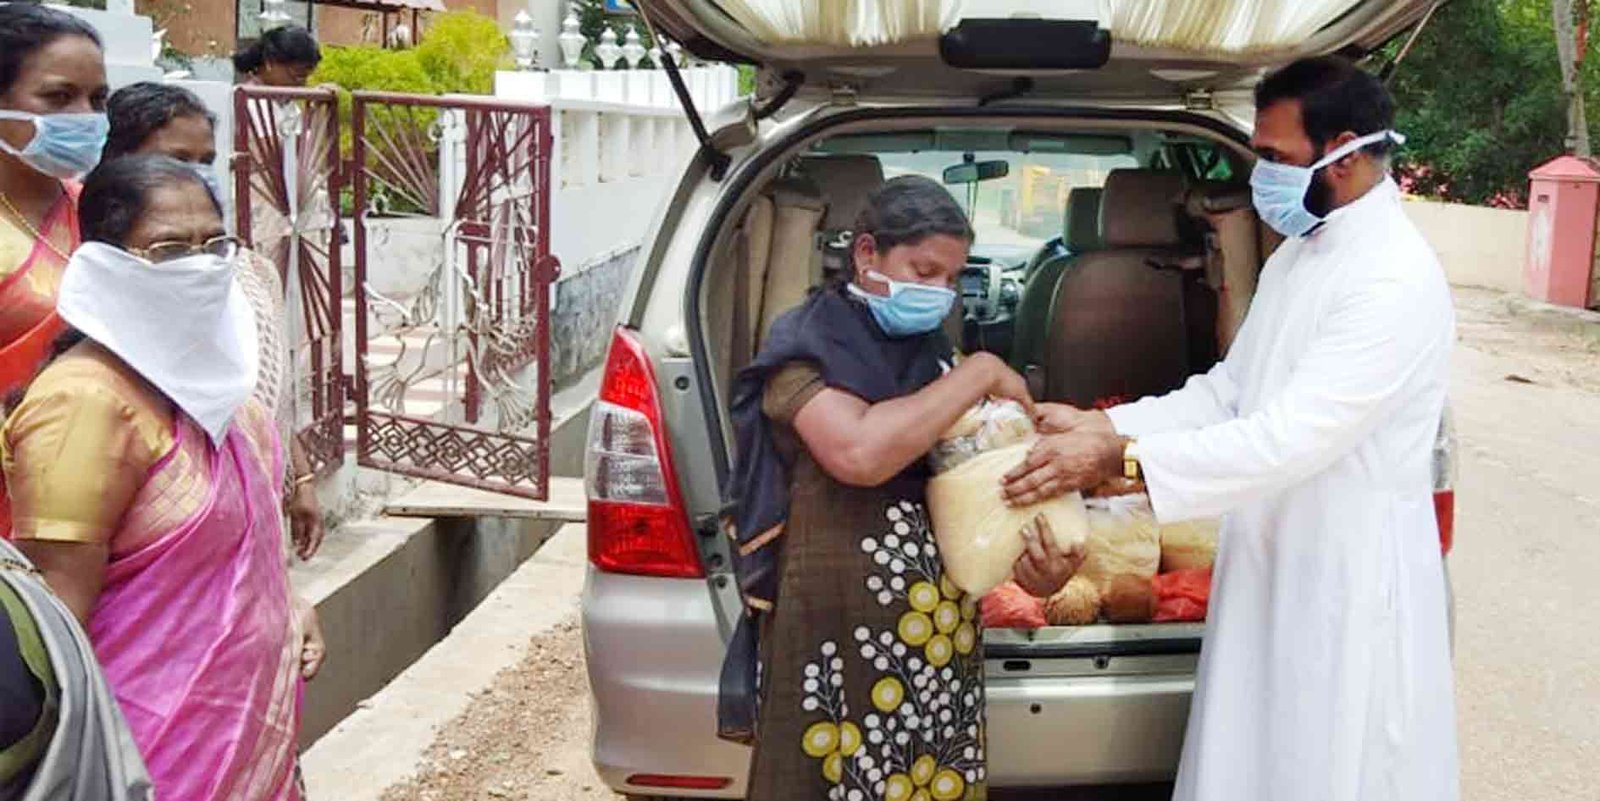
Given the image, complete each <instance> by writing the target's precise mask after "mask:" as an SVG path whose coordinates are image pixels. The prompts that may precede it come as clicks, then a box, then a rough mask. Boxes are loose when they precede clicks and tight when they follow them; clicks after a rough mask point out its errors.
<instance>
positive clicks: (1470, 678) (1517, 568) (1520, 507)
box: [386, 291, 1600, 801]
mask: <svg viewBox="0 0 1600 801" xmlns="http://www.w3.org/2000/svg"><path fill="white" fill-rule="evenodd" d="M1458 305H1459V310H1460V320H1461V335H1462V337H1461V339H1462V341H1461V347H1460V349H1459V351H1458V357H1457V360H1456V365H1455V368H1456V369H1455V380H1454V390H1453V393H1454V396H1453V405H1454V410H1455V414H1456V424H1457V427H1458V430H1459V436H1460V442H1461V454H1460V458H1461V461H1460V480H1459V484H1458V495H1457V499H1458V521H1459V522H1458V525H1457V547H1456V551H1455V554H1454V555H1453V556H1452V558H1451V562H1450V564H1451V570H1452V572H1453V575H1454V579H1455V587H1456V592H1457V598H1458V601H1457V613H1458V618H1457V624H1458V627H1457V636H1456V643H1457V651H1456V665H1457V678H1458V693H1457V695H1458V698H1459V699H1460V732H1461V750H1462V754H1461V761H1462V785H1463V791H1464V792H1463V795H1464V797H1465V798H1466V799H1467V801H1501V800H1502V799H1518V801H1574V799H1595V798H1600V724H1597V723H1596V715H1597V714H1600V677H1597V676H1600V635H1597V634H1596V633H1595V628H1596V626H1597V625H1600V624H1596V623H1595V622H1594V619H1595V617H1596V615H1594V614H1593V611H1594V610H1596V609H1597V608H1600V580H1597V579H1600V323H1595V322H1588V323H1584V322H1575V321H1573V320H1572V319H1571V318H1567V317H1563V316H1561V315H1555V314H1548V313H1541V312H1536V311H1532V310H1530V309H1529V308H1528V307H1526V306H1525V305H1521V304H1512V303H1510V302H1509V301H1507V300H1506V299H1505V298H1503V297H1502V296H1499V295H1496V294H1492V293H1487V292H1473V291H1464V292H1462V293H1460V295H1459V296H1458ZM577 643H578V638H577V632H576V631H575V630H574V629H573V628H572V627H571V626H564V627H561V628H558V629H557V630H555V631H552V632H550V633H549V634H547V635H543V636H541V637H539V638H536V639H535V640H534V642H533V643H532V644H531V646H530V650H529V652H528V656H527V658H526V659H525V660H524V661H523V663H522V664H521V665H520V666H518V667H515V668H513V669H511V670H509V671H507V672H505V673H503V674H501V676H500V678H499V679H497V681H496V684H495V686H494V687H493V688H491V689H490V691H489V692H487V693H485V694H483V695H482V696H481V697H480V698H479V700H478V701H476V702H474V703H473V705H472V706H471V707H470V708H469V711H468V712H467V713H466V715H465V716H464V717H463V718H462V719H461V720H458V721H457V722H455V723H453V724H451V725H450V726H448V727H446V728H445V730H444V731H443V732H442V733H441V735H440V739H439V741H438V742H437V743H436V745H435V746H434V749H433V751H432V752H431V754H430V756H429V757H428V759H427V760H426V761H425V763H424V765H423V766H422V770H421V775H420V776H419V777H418V779H417V780H416V781H413V782H411V783H409V784H407V785H404V786H401V787H396V788H392V789H391V791H390V792H389V793H388V794H387V796H386V799H387V801H402V799H408V800H409V799H415V800H416V801H446V800H447V799H449V800H452V801H453V799H458V798H459V799H465V798H527V799H541V801H543V800H544V799H550V800H551V801H580V800H582V801H589V800H590V799H594V800H596V801H611V799H614V798H615V796H612V795H611V794H610V793H608V792H606V791H604V790H603V789H602V788H601V786H600V784H599V782H598V781H597V780H596V779H595V778H594V776H593V773H592V770H591V769H590V768H589V767H588V764H587V748H588V727H589V721H590V717H589V710H588V702H587V699H586V697H585V695H584V693H583V692H582V687H583V672H582V662H581V659H580V658H573V657H572V656H570V655H571V654H572V653H573V652H574V651H575V650H577ZM508 701H509V702H508ZM1161 796H1162V793H1161V791H1160V790H1159V789H1157V790H1156V791H1155V792H1153V793H1152V792H1150V791H1149V790H1148V789H1146V790H1142V791H1140V792H1137V793H1133V792H1128V793H1099V794H1093V795H1090V794H1084V793H1079V792H1071V793H1068V792H1057V793H1033V794H1028V795H1027V798H1028V799H1029V801H1077V800H1078V799H1086V798H1116V799H1119V801H1121V800H1122V799H1128V801H1133V799H1145V798H1158V797H1161ZM1010 797H1011V796H1007V798H1010Z"/></svg>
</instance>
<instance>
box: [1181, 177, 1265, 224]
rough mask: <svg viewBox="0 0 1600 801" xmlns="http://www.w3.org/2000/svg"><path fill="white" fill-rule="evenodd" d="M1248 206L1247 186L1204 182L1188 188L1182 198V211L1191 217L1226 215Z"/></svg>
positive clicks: (1248, 193) (1248, 186)
mask: <svg viewBox="0 0 1600 801" xmlns="http://www.w3.org/2000/svg"><path fill="white" fill-rule="evenodd" d="M1249 206H1250V185H1249V184H1225V183H1220V182H1217V181H1206V182H1204V183H1201V184H1198V185H1196V186H1192V187H1190V188H1189V193H1188V197H1186V198H1184V210H1185V211H1186V212H1188V214H1189V216H1191V217H1204V216H1205V215H1207V214H1226V213H1228V212H1230V211H1237V210H1239V209H1243V208H1248V207H1249Z"/></svg>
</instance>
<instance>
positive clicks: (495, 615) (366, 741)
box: [302, 525, 586, 801]
mask: <svg viewBox="0 0 1600 801" xmlns="http://www.w3.org/2000/svg"><path fill="white" fill-rule="evenodd" d="M585 549H586V541H585V531H584V528H583V526H581V525H568V526H565V527H563V528H562V529H561V530H560V531H559V532H557V534H556V535H555V536H554V537H553V538H551V539H550V540H549V541H548V542H546V543H545V544H544V546H543V547H542V548H540V549H539V551H538V552H537V553H536V554H534V556H533V557H532V558H531V559H529V560H528V561H527V562H525V563H523V565H522V566H521V567H519V568H517V570H516V571H515V572H514V573H512V574H511V576H510V577H509V578H507V579H506V580H505V581H504V582H502V583H501V584H500V586H499V587H497V588H496V589H495V590H494V592H492V593H490V595H489V597H488V598H486V599H484V601H483V603H482V604H480V605H479V606H478V607H477V608H476V609H475V610H473V611H472V613H471V614H469V615H467V616H466V618H464V619H463V620H462V621H461V622H460V623H459V624H458V625H457V626H456V627H455V628H454V629H453V630H452V631H451V632H450V634H449V636H447V637H445V638H444V639H443V640H441V641H439V643H438V644H437V645H435V646H434V647H433V648H431V649H429V650H428V652H427V653H426V654H424V655H423V656H422V658H421V659H418V660H417V661H416V662H415V663H414V664H412V665H411V666H410V667H409V668H407V669H406V670H405V671H404V672H402V673H401V674H400V675H399V676H398V677H396V678H395V679H394V681H392V682H390V683H389V684H388V686H386V687H384V688H383V689H382V690H381V691H379V692H378V693H377V694H376V695H374V696H372V697H371V698H370V699H368V700H366V701H364V702H362V703H361V705H360V708H359V709H357V710H356V711H355V712H354V713H353V714H351V715H350V716H349V717H348V718H346V719H345V720H344V721H342V722H341V723H339V724H338V725H337V726H335V727H334V728H333V730H332V731H330V732H328V734H327V735H325V736H324V737H323V738H322V739H321V740H319V741H318V742H317V743H316V745H314V746H312V748H311V749H310V750H309V751H307V752H306V753H305V757H304V760H303V762H302V767H303V770H304V772H305V778H306V783H307V791H308V793H309V796H310V797H311V798H337V799H340V801H377V800H378V799H379V798H380V797H381V796H382V795H383V793H384V791H385V790H386V789H388V788H389V787H390V786H392V785H394V784H397V783H399V782H402V781H404V780H405V779H406V778H407V777H409V776H410V775H411V774H412V773H413V772H414V771H415V770H416V766H417V764H418V762H419V760H420V759H421V758H422V756H423V755H424V754H425V753H426V752H427V749H428V747H429V746H431V745H432V744H433V741H434V738H435V737H436V735H437V732H438V730H439V728H441V727H442V726H444V725H445V724H446V723H448V722H450V721H451V720H453V719H454V718H456V717H457V716H459V715H460V714H461V713H462V712H463V711H465V710H466V708H467V705H468V703H470V701H471V700H472V697H473V695H474V694H475V693H476V692H478V691H481V690H482V689H483V688H485V687H488V686H489V685H490V683H491V682H493V680H494V677H495V675H496V674H498V673H499V672H500V671H501V670H504V669H506V668H508V667H511V666H513V665H515V664H517V663H518V662H520V661H521V660H522V659H523V657H524V656H525V655H526V653H527V650H528V644H529V641H530V640H532V639H533V638H534V637H536V636H538V635H539V634H541V633H544V632H547V631H550V630H552V629H554V628H555V627H556V626H558V625H560V624H561V623H563V622H565V621H568V620H574V619H576V617H577V614H578V597H579V595H580V593H581V592H582V590H583V581H584V567H585V564H586V552H585Z"/></svg>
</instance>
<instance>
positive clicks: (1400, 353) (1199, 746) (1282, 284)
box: [1110, 180, 1459, 801]
mask: <svg viewBox="0 0 1600 801" xmlns="http://www.w3.org/2000/svg"><path fill="white" fill-rule="evenodd" d="M1454 338H1455V314H1454V311H1453V309H1452V307H1451V301H1450V290H1449V286H1448V284H1447V283H1446V281H1445V277H1444V273H1443V271H1442V270H1441V268H1440V267H1439V261H1438V259H1437V257H1436V256H1435V255H1434V253H1433V250H1432V249H1431V248H1430V247H1429V246H1428V244H1427V243H1426V242H1425V241H1424V240H1423V238H1422V236H1421V234H1419V233H1418V232H1417V230H1416V228H1415V227H1414V226H1413V225H1412V224H1411V223H1410V221H1409V220H1408V219H1407V218H1406V215H1405V212H1404V211H1403V210H1402V208H1401V201H1400V193H1399V190H1398V189H1397V188H1396V186H1395V185H1394V183H1393V182H1392V181H1388V180H1385V181H1384V182H1383V183H1381V184H1380V185H1378V186H1377V187H1376V188H1374V189H1373V190H1372V191H1371V192H1369V193H1367V195H1366V196H1364V197H1362V198H1361V199H1360V200H1358V201H1356V202H1355V203H1352V204H1350V205H1348V206H1346V207H1344V208H1342V209H1339V210H1337V211H1335V212H1334V213H1333V214H1331V215H1330V216H1329V217H1328V219H1327V221H1326V223H1325V224H1324V225H1323V226H1322V227H1321V228H1320V229H1318V230H1317V231H1315V232H1314V233H1312V234H1311V235H1310V236H1308V237H1304V238H1298V239H1291V240H1289V241H1287V242H1285V243H1284V245H1283V246H1282V247H1280V248H1279V249H1278V251H1277V252H1276V253H1274V254H1273V256H1272V258H1271V259H1270V260H1268V262H1267V264H1266V267H1265V268H1264V269H1263V271H1262V274H1261V280H1260V285H1259V288H1258V290H1257V292H1256V296H1255V299H1254V301H1253V302H1252V304H1251V307H1250V312H1249V315H1248V316H1247V318H1246V320H1245V323H1244V326H1243V328H1242V329H1241V330H1240V333H1239V336H1238V339H1237V340H1236V341H1235V343H1234V344H1233V347H1232V349H1231V350H1230V352H1229V353H1228V356H1227V358H1226V359H1225V360H1224V361H1223V362H1222V363H1221V364H1219V365H1217V366H1216V367H1215V368H1214V369H1212V370H1211V371H1210V372H1209V373H1207V374H1205V375H1201V376H1195V377H1194V378H1191V379H1190V380H1189V382H1188V383H1187V384H1186V385H1185V386H1184V387H1183V388H1182V389H1180V390H1178V391H1176V392H1173V393H1171V394H1169V395H1166V396H1163V397H1160V398H1149V399H1145V400H1141V401H1139V402H1137V403H1134V404H1130V405H1127V406H1123V407H1119V408H1116V409H1113V410H1111V412H1110V414H1111V419H1112V421H1113V422H1114V423H1115V425H1116V427H1117V429H1118V430H1119V431H1120V432H1121V433H1123V434H1124V435H1128V436H1134V437H1137V438H1138V439H1139V448H1140V459H1141V461H1142V463H1143V466H1144V470H1145V474H1146V479H1147V482H1148V484H1149V489H1150V499H1151V503H1152V504H1153V505H1154V508H1155V512H1156V516H1157V518H1158V519H1160V520H1163V521H1176V520H1185V519H1189V518H1200V517H1209V516H1217V515H1225V518H1224V523H1223V527H1222V535H1221V542H1220V546H1219V549H1218V552H1217V564H1216V570H1215V574H1214V578H1213V581H1212V594H1211V607H1210V619H1209V622H1208V623H1207V625H1206V633H1205V644H1204V646H1203V647H1202V649H1201V654H1200V671H1199V677H1198V683H1197V685H1196V689H1195V695H1194V705H1193V708H1192V711H1191V714H1190V718H1189V729H1188V735H1187V738H1186V740H1185V742H1184V750H1183V762H1182V765H1181V767H1180V768H1179V771H1178V783H1177V791H1176V793H1175V795H1174V798H1175V799H1176V801H1455V800H1456V799H1457V798H1458V795H1459V792H1458V783H1457V771H1456V733H1455V732H1456V729H1455V703H1454V697H1453V680H1452V676H1451V662H1450V644H1449V634H1448V623H1447V612H1446V604H1447V601H1446V597H1445V583H1444V582H1445V577H1444V567H1443V560H1442V558H1441V556H1440V549H1439V531H1438V527H1437V522H1436V519H1435V514H1434V508H1433V501H1432V491H1433V472H1432V446H1433V442H1434V438H1435V436H1436V434H1437V431H1438V428H1439V419H1440V414H1441V412H1442V410H1443V406H1444V403H1445V390H1446V386H1447V379H1448V363H1449V358H1450V350H1451V346H1452V343H1453V340H1454Z"/></svg>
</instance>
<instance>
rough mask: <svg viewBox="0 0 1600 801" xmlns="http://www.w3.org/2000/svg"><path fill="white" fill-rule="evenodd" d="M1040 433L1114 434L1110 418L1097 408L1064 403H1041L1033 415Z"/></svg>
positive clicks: (1115, 430)
mask: <svg viewBox="0 0 1600 801" xmlns="http://www.w3.org/2000/svg"><path fill="white" fill-rule="evenodd" d="M1033 422H1034V425H1036V426H1037V427H1038V428H1039V433H1041V434H1066V433H1068V432H1071V431H1082V432H1085V433H1101V434H1115V433H1116V432H1117V429H1116V427H1115V426H1113V425H1112V424H1111V418H1110V417H1109V416H1107V415H1106V413H1105V412H1102V411H1100V410H1098V409H1079V408H1077V407H1075V406H1068V405H1067V404H1064V403H1041V404H1039V405H1038V411H1037V412H1036V413H1035V415H1034V421H1033Z"/></svg>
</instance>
